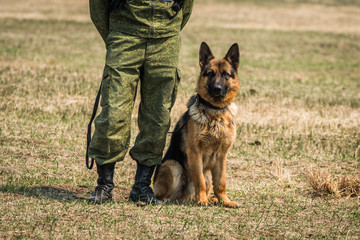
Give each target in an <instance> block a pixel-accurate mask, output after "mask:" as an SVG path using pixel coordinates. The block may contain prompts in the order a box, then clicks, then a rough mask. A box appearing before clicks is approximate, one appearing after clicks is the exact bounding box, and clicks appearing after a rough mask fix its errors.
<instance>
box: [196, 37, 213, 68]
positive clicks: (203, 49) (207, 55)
mask: <svg viewBox="0 0 360 240" xmlns="http://www.w3.org/2000/svg"><path fill="white" fill-rule="evenodd" d="M199 58H200V59H199V60H200V61H199V62H200V68H201V70H202V69H203V68H204V66H206V64H208V63H209V61H210V60H211V59H213V58H214V55H213V54H212V53H211V50H210V48H209V46H208V45H207V44H206V43H205V42H202V43H201V45H200V52H199Z"/></svg>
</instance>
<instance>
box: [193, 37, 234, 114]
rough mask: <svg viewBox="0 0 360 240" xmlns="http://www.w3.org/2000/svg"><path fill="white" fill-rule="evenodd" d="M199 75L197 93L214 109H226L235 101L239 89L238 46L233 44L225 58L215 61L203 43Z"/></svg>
mask: <svg viewBox="0 0 360 240" xmlns="http://www.w3.org/2000/svg"><path fill="white" fill-rule="evenodd" d="M199 55H200V68H201V74H200V77H199V81H198V84H197V92H198V94H200V96H201V97H202V98H203V99H205V100H206V101H208V102H210V103H211V104H213V105H214V106H216V107H220V108H223V107H226V106H228V105H229V104H231V103H232V102H233V101H234V100H235V96H236V93H237V92H238V90H239V88H240V83H239V79H238V74H237V69H238V67H239V58H240V53H239V46H238V44H237V43H235V44H233V45H232V46H231V47H230V49H229V50H228V52H227V53H226V55H225V57H224V58H222V59H216V58H215V57H214V56H213V54H212V53H211V50H210V48H209V46H208V45H207V44H206V43H205V42H203V43H201V46H200V54H199Z"/></svg>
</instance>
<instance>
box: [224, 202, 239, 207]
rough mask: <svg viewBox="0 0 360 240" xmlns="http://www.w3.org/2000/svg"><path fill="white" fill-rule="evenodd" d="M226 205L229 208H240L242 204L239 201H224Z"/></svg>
mask: <svg viewBox="0 0 360 240" xmlns="http://www.w3.org/2000/svg"><path fill="white" fill-rule="evenodd" d="M224 206H225V207H229V208H238V207H240V204H239V203H237V202H233V201H229V202H224Z"/></svg>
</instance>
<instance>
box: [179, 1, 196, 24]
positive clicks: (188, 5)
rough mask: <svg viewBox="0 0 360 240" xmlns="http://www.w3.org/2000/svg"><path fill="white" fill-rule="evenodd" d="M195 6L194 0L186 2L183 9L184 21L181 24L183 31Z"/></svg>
mask: <svg viewBox="0 0 360 240" xmlns="http://www.w3.org/2000/svg"><path fill="white" fill-rule="evenodd" d="M193 5H194V0H184V5H183V8H182V11H183V20H182V23H181V29H183V28H184V27H185V25H186V23H187V22H188V21H189V19H190V16H191V12H192V9H193Z"/></svg>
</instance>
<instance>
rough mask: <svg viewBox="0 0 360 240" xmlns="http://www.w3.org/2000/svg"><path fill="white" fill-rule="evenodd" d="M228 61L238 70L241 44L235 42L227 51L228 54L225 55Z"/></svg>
mask: <svg viewBox="0 0 360 240" xmlns="http://www.w3.org/2000/svg"><path fill="white" fill-rule="evenodd" d="M224 59H225V60H226V61H228V62H229V63H230V64H231V66H232V67H233V68H234V69H235V71H237V69H238V67H239V60H240V52H239V45H238V44H237V43H234V44H233V45H232V46H231V47H230V49H229V51H228V52H227V53H226V56H225V57H224Z"/></svg>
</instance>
